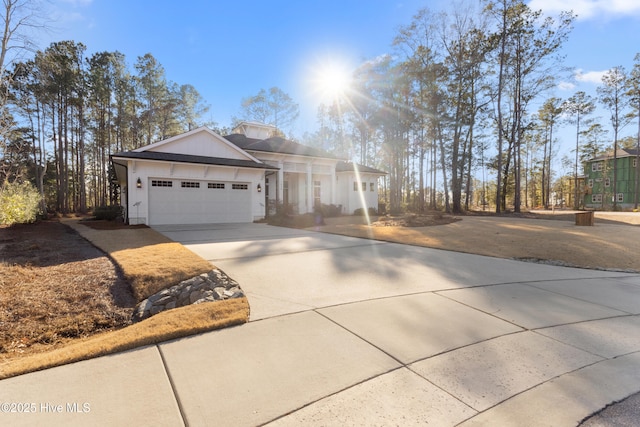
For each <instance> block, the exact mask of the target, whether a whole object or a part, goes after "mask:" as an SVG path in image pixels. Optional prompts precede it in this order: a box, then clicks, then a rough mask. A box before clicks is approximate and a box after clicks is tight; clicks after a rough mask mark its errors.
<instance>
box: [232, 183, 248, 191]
mask: <svg viewBox="0 0 640 427" xmlns="http://www.w3.org/2000/svg"><path fill="white" fill-rule="evenodd" d="M231 188H232V189H233V190H248V189H249V184H231Z"/></svg>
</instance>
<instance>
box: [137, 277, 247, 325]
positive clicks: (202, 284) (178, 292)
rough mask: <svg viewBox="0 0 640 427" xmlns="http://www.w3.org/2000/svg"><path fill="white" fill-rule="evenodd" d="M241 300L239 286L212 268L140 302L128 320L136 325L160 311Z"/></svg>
mask: <svg viewBox="0 0 640 427" xmlns="http://www.w3.org/2000/svg"><path fill="white" fill-rule="evenodd" d="M241 297H244V292H243V291H242V289H240V285H238V283H237V282H236V281H235V280H233V279H232V278H230V277H229V276H227V275H226V274H225V273H224V272H223V271H221V270H218V269H214V270H212V271H210V272H208V273H203V274H201V275H199V276H196V277H192V278H191V279H187V280H184V281H182V282H180V283H178V284H177V285H175V286H172V287H170V288H168V289H163V290H162V291H160V292H158V293H156V294H154V295H151V296H150V297H149V298H147V299H145V300H143V301H141V302H140V303H139V304H138V305H137V306H136V308H135V310H134V312H133V316H132V320H133V322H139V321H141V320H144V319H147V318H149V317H151V316H153V315H155V314H158V313H160V312H162V311H164V310H169V309H172V308H177V307H183V306H185V305H190V304H200V303H203V302H207V301H218V300H225V299H231V298H241Z"/></svg>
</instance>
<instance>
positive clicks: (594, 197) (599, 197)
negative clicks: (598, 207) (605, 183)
mask: <svg viewBox="0 0 640 427" xmlns="http://www.w3.org/2000/svg"><path fill="white" fill-rule="evenodd" d="M591 203H602V194H592V195H591Z"/></svg>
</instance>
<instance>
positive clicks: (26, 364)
mask: <svg viewBox="0 0 640 427" xmlns="http://www.w3.org/2000/svg"><path fill="white" fill-rule="evenodd" d="M248 318H249V303H248V301H247V299H246V298H236V299H231V300H225V301H216V302H211V303H206V304H197V305H191V306H186V307H180V308H176V309H174V310H169V311H165V312H162V313H158V314H157V315H155V316H153V317H150V318H148V319H146V320H143V321H142V322H140V323H136V324H133V325H131V326H128V327H126V328H124V329H120V330H117V331H113V332H109V333H104V334H100V335H96V336H92V337H90V338H87V339H83V340H80V341H76V342H72V343H70V344H68V345H65V346H61V347H59V348H57V349H55V350H52V351H49V352H46V353H38V354H33V355H30V356H27V357H24V358H21V359H18V360H14V361H13V363H9V364H4V365H2V368H1V369H0V379H4V378H9V377H12V376H15V375H20V374H24V373H27V372H34V371H38V370H42V369H47V368H52V367H54V366H60V365H64V364H67V363H73V362H78V361H80V360H85V359H89V358H93V357H99V356H104V355H107V354H113V353H116V352H120V351H125V350H131V349H134V348H138V347H143V346H146V345H152V344H157V343H160V342H163V341H167V340H171V339H176V338H181V337H185V336H189V335H193V334H197V333H201V332H206V331H212V330H214V329H221V328H226V327H229V326H234V325H239V324H242V323H246V321H247V319H248Z"/></svg>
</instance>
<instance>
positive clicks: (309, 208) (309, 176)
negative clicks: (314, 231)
mask: <svg viewBox="0 0 640 427" xmlns="http://www.w3.org/2000/svg"><path fill="white" fill-rule="evenodd" d="M307 212H313V165H312V164H311V162H307Z"/></svg>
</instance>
